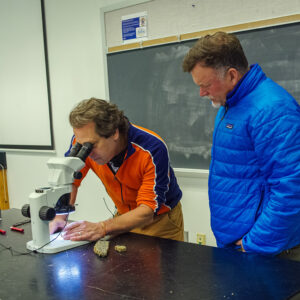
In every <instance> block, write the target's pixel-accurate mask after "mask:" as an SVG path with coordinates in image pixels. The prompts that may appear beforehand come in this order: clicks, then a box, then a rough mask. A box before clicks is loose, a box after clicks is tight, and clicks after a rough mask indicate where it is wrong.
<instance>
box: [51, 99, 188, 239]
mask: <svg viewBox="0 0 300 300" xmlns="http://www.w3.org/2000/svg"><path fill="white" fill-rule="evenodd" d="M69 120H70V123H71V126H72V127H73V130H74V137H73V139H72V143H71V147H72V145H73V144H74V143H75V142H77V143H80V144H84V143H86V142H89V143H91V144H92V145H93V149H92V151H91V153H90V155H89V157H88V158H87V159H86V162H85V163H86V164H85V167H84V168H83V169H82V170H81V173H82V175H83V176H82V178H81V179H80V180H78V179H77V180H75V181H74V183H73V188H72V193H71V198H70V204H71V205H74V203H75V200H76V195H77V190H78V187H79V186H80V183H81V181H82V179H83V178H84V177H85V175H86V174H87V172H88V171H89V169H92V170H93V172H94V173H95V174H96V175H97V176H98V177H99V178H100V180H101V181H102V183H103V185H104V186H105V188H106V191H107V193H108V195H109V196H110V197H111V199H112V200H113V202H114V204H115V206H116V208H117V213H116V215H115V217H114V218H111V219H108V220H105V221H101V222H99V223H92V222H88V221H78V222H73V223H71V224H69V225H67V226H66V227H65V228H64V239H70V240H74V241H80V240H90V241H95V240H98V239H100V238H103V237H104V236H105V235H108V234H109V235H116V234H120V233H123V232H128V231H131V232H135V233H140V234H146V235H151V236H157V237H162V238H169V239H174V240H179V241H183V216H182V210H181V204H180V199H181V197H182V192H181V190H180V188H179V186H178V184H177V180H176V177H175V175H174V171H173V169H172V167H171V166H170V160H169V154H168V149H167V146H166V144H165V143H164V141H163V140H162V138H161V137H160V136H158V135H157V134H156V133H154V132H152V131H150V130H148V129H145V128H142V127H139V126H136V125H133V124H131V123H130V122H129V121H128V119H127V118H126V117H125V116H124V114H123V112H122V111H120V110H119V109H118V108H117V106H116V105H114V104H111V103H108V102H106V101H104V100H100V99H96V98H91V99H88V100H83V101H82V102H80V103H79V104H78V105H77V106H76V107H75V108H74V109H73V110H72V112H71V113H70V117H69ZM71 147H70V149H71ZM70 149H69V151H70ZM66 155H68V152H67V153H66ZM65 219H66V218H65V216H56V218H55V219H54V220H53V221H52V222H51V224H50V232H51V233H53V232H55V231H57V230H59V229H62V228H63V227H64V225H65Z"/></svg>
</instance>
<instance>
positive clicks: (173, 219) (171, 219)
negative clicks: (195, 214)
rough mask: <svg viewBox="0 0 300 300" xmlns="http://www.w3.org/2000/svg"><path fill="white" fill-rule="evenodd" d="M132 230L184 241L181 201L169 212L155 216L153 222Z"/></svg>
mask: <svg viewBox="0 0 300 300" xmlns="http://www.w3.org/2000/svg"><path fill="white" fill-rule="evenodd" d="M131 232H134V233H139V234H145V235H151V236H157V237H161V238H166V239H171V240H177V241H183V240H184V236H183V215H182V209H181V203H180V202H178V204H177V205H176V206H175V207H174V208H173V209H171V210H170V211H169V212H167V213H164V214H162V215H158V216H155V217H154V220H153V223H151V224H150V225H148V226H145V227H138V228H135V229H133V230H131Z"/></svg>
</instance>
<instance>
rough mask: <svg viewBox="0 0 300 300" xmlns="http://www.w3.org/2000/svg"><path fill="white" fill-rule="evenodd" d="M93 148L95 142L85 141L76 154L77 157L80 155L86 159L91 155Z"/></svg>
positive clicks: (83, 159)
mask: <svg viewBox="0 0 300 300" xmlns="http://www.w3.org/2000/svg"><path fill="white" fill-rule="evenodd" d="M92 150H93V144H92V143H83V145H82V147H81V149H80V151H79V153H78V154H77V155H76V157H79V158H80V159H81V160H82V161H85V160H86V159H87V157H88V156H89V155H90V153H91V152H92Z"/></svg>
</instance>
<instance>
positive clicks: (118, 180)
mask: <svg viewBox="0 0 300 300" xmlns="http://www.w3.org/2000/svg"><path fill="white" fill-rule="evenodd" d="M114 178H115V180H117V181H118V183H119V185H120V188H121V199H122V203H123V204H124V205H125V202H124V199H123V186H122V183H121V182H120V180H119V179H118V178H117V176H116V175H114ZM127 206H128V209H129V210H131V209H130V205H127Z"/></svg>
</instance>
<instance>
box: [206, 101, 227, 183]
mask: <svg viewBox="0 0 300 300" xmlns="http://www.w3.org/2000/svg"><path fill="white" fill-rule="evenodd" d="M227 111H228V104H225V112H224V114H223V116H222V118H221V119H220V122H219V124H218V126H217V128H216V129H215V130H214V135H213V147H214V148H215V144H216V143H215V136H216V134H217V131H218V129H219V126H220V124H221V123H222V121H223V119H224V117H225V116H226V114H227ZM212 163H214V160H213V162H212ZM210 169H211V170H212V169H213V164H212V165H211V168H210ZM210 178H211V172H209V176H208V185H209V182H210Z"/></svg>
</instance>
